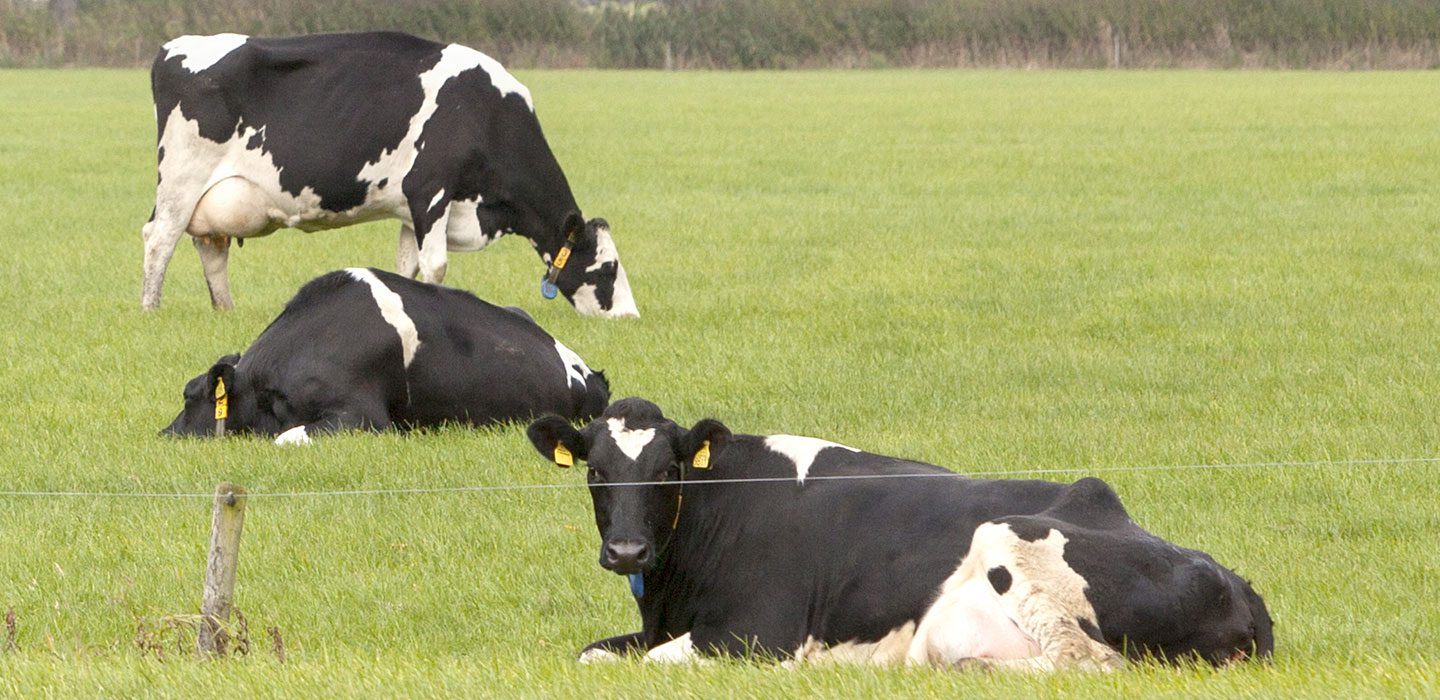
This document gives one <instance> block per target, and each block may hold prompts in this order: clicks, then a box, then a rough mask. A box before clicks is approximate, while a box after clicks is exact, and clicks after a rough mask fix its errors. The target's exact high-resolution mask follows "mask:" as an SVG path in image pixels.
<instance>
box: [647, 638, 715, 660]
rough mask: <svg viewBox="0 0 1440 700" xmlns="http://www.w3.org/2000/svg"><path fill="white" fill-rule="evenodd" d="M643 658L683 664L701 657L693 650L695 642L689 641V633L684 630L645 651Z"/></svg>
mask: <svg viewBox="0 0 1440 700" xmlns="http://www.w3.org/2000/svg"><path fill="white" fill-rule="evenodd" d="M645 660H646V661H649V662H652V663H661V664H684V663H695V662H698V661H701V660H702V659H701V658H700V655H699V653H698V652H696V651H695V643H694V642H691V641H690V633H689V632H686V633H685V634H682V635H680V636H679V637H676V638H674V639H672V640H670V641H668V642H665V643H664V644H661V645H660V646H657V647H655V648H654V649H651V650H650V651H648V652H646V654H645Z"/></svg>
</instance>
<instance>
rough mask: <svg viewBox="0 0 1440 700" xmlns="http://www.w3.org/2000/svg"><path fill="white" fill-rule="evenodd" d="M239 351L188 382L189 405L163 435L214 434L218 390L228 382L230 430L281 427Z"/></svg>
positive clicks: (264, 430) (227, 424) (226, 398)
mask: <svg viewBox="0 0 1440 700" xmlns="http://www.w3.org/2000/svg"><path fill="white" fill-rule="evenodd" d="M239 364H240V356H239V355H225V356H224V357H221V358H220V359H219V360H218V361H216V362H215V365H214V366H212V367H211V368H210V370H209V371H207V372H205V373H204V374H201V375H199V376H197V377H195V378H194V379H191V380H190V381H189V382H188V383H186V384H185V407H184V408H182V409H180V415H178V416H175V420H173V421H171V422H170V425H168V426H166V427H165V429H164V430H161V431H160V434H161V435H181V436H190V435H194V436H202V437H203V436H211V435H215V434H216V430H215V427H216V423H217V421H216V419H215V414H216V404H217V403H218V401H217V390H218V389H220V387H221V385H222V382H223V386H224V404H225V412H226V414H227V415H226V418H225V432H226V433H250V432H260V433H265V434H269V433H274V432H276V429H277V428H278V427H279V424H278V422H277V421H276V420H275V417H274V415H273V413H272V412H271V411H269V410H263V407H262V406H261V405H260V404H261V403H269V402H262V401H261V400H260V399H261V398H264V397H261V396H258V395H257V392H255V391H254V390H253V389H252V388H251V387H250V386H249V383H248V382H246V377H245V376H244V372H243V371H242V370H241V369H240V367H239Z"/></svg>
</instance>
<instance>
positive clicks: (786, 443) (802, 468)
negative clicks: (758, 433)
mask: <svg viewBox="0 0 1440 700" xmlns="http://www.w3.org/2000/svg"><path fill="white" fill-rule="evenodd" d="M765 446H766V447H768V448H770V449H771V450H774V451H775V452H779V453H780V454H782V455H785V456H786V457H789V458H790V461H792V462H794V463H795V480H796V481H798V482H800V483H802V484H803V483H805V475H806V474H809V473H810V466H811V465H813V464H815V455H817V454H819V453H820V450H823V449H825V448H827V447H839V448H842V449H846V450H850V451H851V452H859V451H860V450H857V449H855V448H853V447H848V446H846V445H841V444H840V443H838V442H830V441H829V440H821V439H820V438H813V437H804V436H802V435H771V436H770V437H767V438H765Z"/></svg>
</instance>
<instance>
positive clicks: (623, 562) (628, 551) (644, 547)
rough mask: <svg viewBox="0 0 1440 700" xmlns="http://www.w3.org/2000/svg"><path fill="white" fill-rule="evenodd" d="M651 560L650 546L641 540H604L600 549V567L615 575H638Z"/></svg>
mask: <svg viewBox="0 0 1440 700" xmlns="http://www.w3.org/2000/svg"><path fill="white" fill-rule="evenodd" d="M652 559H653V552H652V550H651V547H650V545H649V544H647V543H645V542H642V541H641V540H619V539H617V540H606V541H605V544H604V545H603V546H601V547H600V566H603V567H605V569H607V570H609V571H614V572H615V573H617V574H638V573H640V572H641V571H644V570H645V567H646V566H649V565H650V562H651V560H652Z"/></svg>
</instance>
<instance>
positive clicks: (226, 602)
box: [196, 481, 245, 656]
mask: <svg viewBox="0 0 1440 700" xmlns="http://www.w3.org/2000/svg"><path fill="white" fill-rule="evenodd" d="M244 522H245V489H243V488H241V487H239V486H236V485H235V484H232V483H230V482H228V481H222V482H220V485H219V486H217V487H215V508H214V510H213V511H212V513H211V516H210V557H209V561H208V562H207V563H206V565H205V594H204V597H203V598H202V599H201V601H200V631H199V633H198V634H197V635H196V641H197V643H198V645H199V647H200V654H201V655H202V656H224V655H225V651H226V647H227V646H228V644H229V641H230V635H229V633H228V632H226V631H225V628H224V627H223V625H224V624H225V623H228V622H229V621H230V611H231V610H232V609H233V608H234V607H235V569H236V567H237V565H238V564H239V562H240V526H241V525H243V524H244Z"/></svg>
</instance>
